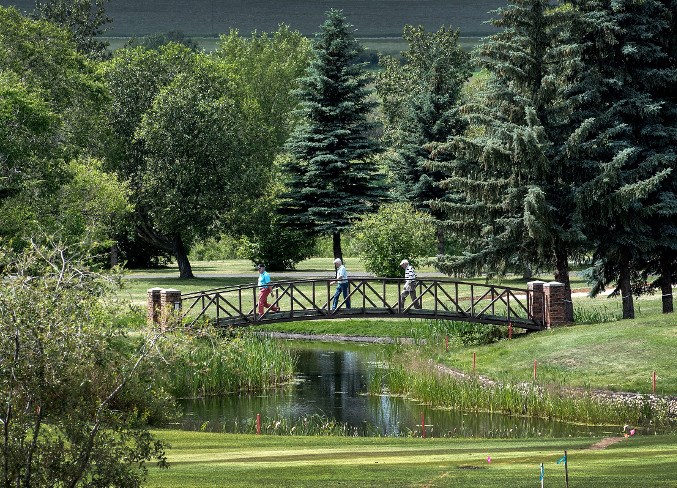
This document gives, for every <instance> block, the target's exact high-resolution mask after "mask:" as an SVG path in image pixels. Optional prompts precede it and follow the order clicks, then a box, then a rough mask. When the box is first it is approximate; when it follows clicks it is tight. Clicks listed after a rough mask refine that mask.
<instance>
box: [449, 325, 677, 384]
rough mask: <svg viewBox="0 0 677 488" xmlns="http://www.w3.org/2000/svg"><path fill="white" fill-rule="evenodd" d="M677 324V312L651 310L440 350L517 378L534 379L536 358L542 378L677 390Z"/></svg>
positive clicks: (462, 363) (454, 360)
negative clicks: (603, 321) (627, 317)
mask: <svg viewBox="0 0 677 488" xmlns="http://www.w3.org/2000/svg"><path fill="white" fill-rule="evenodd" d="M675 350H677V327H676V326H675V317H673V316H663V315H662V314H658V315H649V316H645V317H642V318H639V319H635V320H621V321H618V322H611V323H606V324H594V325H576V326H573V327H560V328H556V329H553V330H548V331H543V332H539V333H537V334H528V335H526V336H522V337H520V338H519V339H514V340H512V341H501V342H499V343H496V344H492V345H489V346H482V347H466V348H459V349H455V350H452V351H450V353H449V354H446V355H445V354H443V355H441V359H442V361H443V362H444V363H445V364H447V365H449V366H451V367H454V368H457V369H461V370H464V371H470V370H471V369H472V352H476V357H477V371H478V372H479V373H481V374H484V375H487V376H490V377H493V378H498V379H507V380H510V381H512V382H520V381H529V380H530V379H531V378H532V376H533V364H534V360H536V361H537V363H538V364H537V366H538V369H537V375H538V378H539V380H540V381H543V382H552V383H555V384H562V385H566V386H576V387H586V386H589V387H592V388H602V389H610V390H616V391H632V392H634V391H638V392H644V393H648V392H650V391H651V387H652V385H651V376H652V372H653V371H656V374H657V392H658V393H663V394H669V395H677V355H675V354H674V351H675Z"/></svg>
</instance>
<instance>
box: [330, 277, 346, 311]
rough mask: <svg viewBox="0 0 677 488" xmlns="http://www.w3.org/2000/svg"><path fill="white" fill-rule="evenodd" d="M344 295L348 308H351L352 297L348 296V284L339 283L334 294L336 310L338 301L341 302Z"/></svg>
mask: <svg viewBox="0 0 677 488" xmlns="http://www.w3.org/2000/svg"><path fill="white" fill-rule="evenodd" d="M342 293H343V299H344V300H345V301H346V308H350V297H349V296H348V282H347V281H346V282H345V283H341V282H339V283H337V284H336V292H334V306H333V307H332V308H333V309H334V310H336V307H337V306H338V301H339V296H341V294H342Z"/></svg>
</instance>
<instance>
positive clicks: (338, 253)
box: [332, 232, 343, 261]
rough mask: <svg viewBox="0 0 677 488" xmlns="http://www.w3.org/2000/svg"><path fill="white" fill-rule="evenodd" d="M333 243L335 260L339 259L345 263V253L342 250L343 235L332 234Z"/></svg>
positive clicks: (338, 233)
mask: <svg viewBox="0 0 677 488" xmlns="http://www.w3.org/2000/svg"><path fill="white" fill-rule="evenodd" d="M332 243H333V246H334V259H336V258H339V259H340V260H341V261H343V251H342V250H341V233H340V232H334V233H333V234H332Z"/></svg>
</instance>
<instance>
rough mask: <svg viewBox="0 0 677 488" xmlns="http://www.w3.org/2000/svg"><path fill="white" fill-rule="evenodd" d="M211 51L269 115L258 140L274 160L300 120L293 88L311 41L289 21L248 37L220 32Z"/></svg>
mask: <svg viewBox="0 0 677 488" xmlns="http://www.w3.org/2000/svg"><path fill="white" fill-rule="evenodd" d="M212 54H213V56H215V57H217V58H219V59H222V60H223V61H224V62H225V63H226V64H227V65H228V66H229V69H230V71H231V72H232V73H233V74H234V75H235V76H234V78H235V79H236V80H238V82H239V83H240V84H241V85H242V86H243V88H244V89H245V90H246V91H247V92H248V94H249V96H251V97H253V98H255V99H256V100H257V102H258V105H259V107H260V110H261V112H262V113H263V114H265V115H266V118H267V120H266V125H267V133H266V135H265V136H266V139H264V140H260V141H259V144H260V145H262V146H267V150H268V153H267V157H268V158H271V159H270V161H271V162H272V160H273V159H272V158H274V157H275V156H277V155H278V154H279V152H280V151H281V150H282V147H283V145H284V142H285V141H286V140H287V138H288V137H289V134H290V133H291V131H292V130H293V128H294V127H295V126H296V124H297V123H298V120H299V117H298V115H297V114H295V112H294V111H295V110H296V108H297V106H298V103H299V99H298V96H297V94H296V93H294V91H293V89H294V88H296V87H297V82H296V80H297V79H298V78H299V77H300V76H302V75H303V73H304V72H305V70H306V69H307V67H308V63H310V59H311V55H312V52H311V44H310V41H309V40H308V38H306V37H305V36H303V35H301V33H300V32H298V31H293V30H291V29H289V27H287V26H286V25H280V27H279V28H278V30H277V31H275V32H272V33H258V32H253V33H252V34H251V35H250V36H248V37H243V36H241V35H240V34H239V33H238V32H237V31H231V32H230V33H229V34H228V35H222V36H221V38H220V39H219V44H218V47H217V49H216V50H215V51H214V52H213V53H212ZM263 183H264V181H261V182H260V184H263Z"/></svg>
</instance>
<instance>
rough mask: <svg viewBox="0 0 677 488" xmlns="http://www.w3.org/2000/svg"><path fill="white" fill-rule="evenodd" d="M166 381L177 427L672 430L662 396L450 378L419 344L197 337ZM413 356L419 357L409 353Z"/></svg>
mask: <svg viewBox="0 0 677 488" xmlns="http://www.w3.org/2000/svg"><path fill="white" fill-rule="evenodd" d="M182 340H184V341H187V342H184V344H183V345H182V346H181V347H178V348H174V349H173V355H170V354H166V357H168V358H170V359H169V360H168V362H167V365H168V366H169V369H168V370H167V373H166V374H165V379H164V381H166V382H167V386H166V387H167V389H168V390H169V391H170V392H172V394H173V395H174V397H175V398H179V400H178V403H179V405H180V410H181V412H182V416H181V418H180V419H179V420H178V421H177V422H176V423H174V424H173V425H172V427H175V428H181V429H185V430H200V431H209V432H227V433H261V434H276V435H336V436H392V437H402V436H406V437H479V438H533V437H559V438H561V437H584V436H610V435H621V434H623V433H628V432H629V431H630V430H632V431H633V433H637V434H640V433H666V432H674V431H675V423H674V419H670V418H669V408H670V407H669V405H667V404H661V402H660V400H658V401H656V399H654V400H652V401H637V400H636V399H631V400H629V399H626V398H622V397H621V398H613V399H610V398H602V397H600V396H599V395H596V394H595V393H593V392H586V391H578V392H576V393H572V392H567V393H563V392H562V391H552V390H549V389H548V388H546V387H543V386H541V385H539V384H538V383H522V384H518V385H509V384H504V385H500V384H487V383H486V382H483V381H481V380H480V379H478V378H477V377H471V378H466V379H459V378H455V377H453V376H451V375H449V374H448V373H446V372H445V371H443V370H441V369H439V368H438V367H436V365H435V364H434V362H431V361H429V360H424V358H422V357H417V355H416V353H415V352H413V351H415V349H414V348H415V347H416V346H403V345H395V346H384V345H366V344H346V343H321V342H309V341H302V342H300V341H284V340H280V339H272V338H269V337H265V336H261V335H255V334H253V333H242V334H237V335H236V336H235V337H228V338H221V339H216V341H217V343H216V342H215V339H214V337H213V336H211V337H210V338H209V339H208V340H207V339H205V338H204V337H203V338H196V337H193V338H191V339H182ZM412 357H413V358H417V359H414V360H412Z"/></svg>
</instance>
